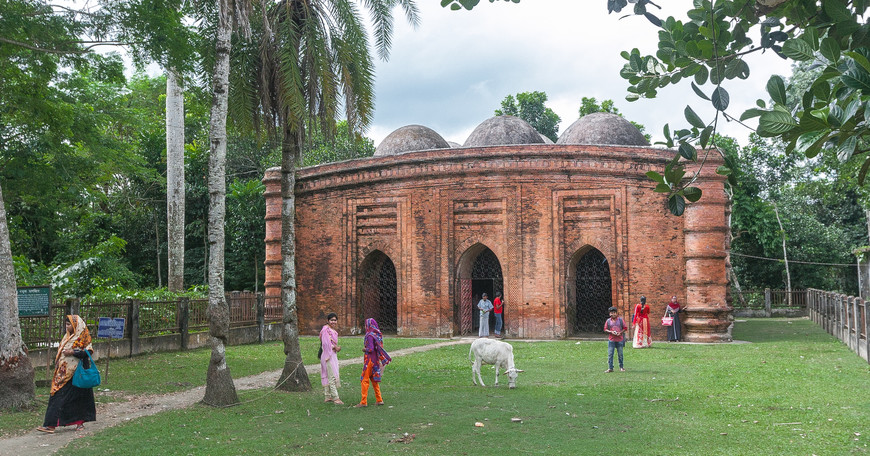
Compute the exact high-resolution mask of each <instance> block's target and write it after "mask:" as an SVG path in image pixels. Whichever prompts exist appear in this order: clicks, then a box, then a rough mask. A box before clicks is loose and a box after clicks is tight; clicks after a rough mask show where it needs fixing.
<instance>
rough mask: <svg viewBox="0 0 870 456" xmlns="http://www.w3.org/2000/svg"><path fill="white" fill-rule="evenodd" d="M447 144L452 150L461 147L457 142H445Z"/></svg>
mask: <svg viewBox="0 0 870 456" xmlns="http://www.w3.org/2000/svg"><path fill="white" fill-rule="evenodd" d="M447 144H448V145H449V146H450V147H451V148H453V149H456V148H457V147H462V144H459V143H458V142H453V141H447Z"/></svg>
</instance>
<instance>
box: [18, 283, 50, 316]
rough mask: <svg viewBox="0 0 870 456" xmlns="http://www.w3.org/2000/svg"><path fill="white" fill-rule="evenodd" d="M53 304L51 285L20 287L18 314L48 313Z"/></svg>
mask: <svg viewBox="0 0 870 456" xmlns="http://www.w3.org/2000/svg"><path fill="white" fill-rule="evenodd" d="M50 305H51V287H49V286H43V287H18V316H19V317H33V316H43V315H48V307H49V306H50Z"/></svg>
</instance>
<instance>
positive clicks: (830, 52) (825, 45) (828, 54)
mask: <svg viewBox="0 0 870 456" xmlns="http://www.w3.org/2000/svg"><path fill="white" fill-rule="evenodd" d="M819 50H820V51H821V52H822V56H824V57H825V58H826V59H828V60H829V61H830V62H831V63H835V62H836V61H837V60H839V59H840V44H839V43H838V42H837V40H835V39H834V38H831V37H830V36H829V37H827V38H825V39H823V40H822V44H821V45H820V46H819Z"/></svg>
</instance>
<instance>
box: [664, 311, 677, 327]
mask: <svg viewBox="0 0 870 456" xmlns="http://www.w3.org/2000/svg"><path fill="white" fill-rule="evenodd" d="M673 325H674V317H672V316H671V310H670V309H668V311H667V312H665V316H664V317H662V326H673Z"/></svg>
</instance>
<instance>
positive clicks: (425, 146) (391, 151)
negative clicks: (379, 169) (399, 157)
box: [375, 125, 450, 157]
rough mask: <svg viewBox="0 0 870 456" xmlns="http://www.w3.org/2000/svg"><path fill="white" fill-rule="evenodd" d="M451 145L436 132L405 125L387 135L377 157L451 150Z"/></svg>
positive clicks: (379, 146) (376, 154) (378, 149)
mask: <svg viewBox="0 0 870 456" xmlns="http://www.w3.org/2000/svg"><path fill="white" fill-rule="evenodd" d="M449 148H450V144H447V141H445V140H444V138H442V137H441V135H439V134H438V133H437V132H436V131H435V130H433V129H431V128H429V127H424V126H422V125H405V126H404V127H401V128H398V129H396V130H395V131H394V132H392V133H390V134H389V135H387V137H386V138H384V140H383V141H381V143H380V144H378V148H377V149H375V157H382V156H384V155H396V154H402V153H405V152H412V151H415V150H429V149H449Z"/></svg>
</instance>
